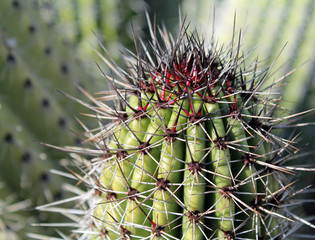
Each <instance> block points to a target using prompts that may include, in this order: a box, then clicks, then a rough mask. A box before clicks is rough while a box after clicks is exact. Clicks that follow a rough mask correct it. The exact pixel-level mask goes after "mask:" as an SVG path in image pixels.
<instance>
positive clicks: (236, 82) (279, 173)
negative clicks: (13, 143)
mask: <svg viewBox="0 0 315 240" xmlns="http://www.w3.org/2000/svg"><path fill="white" fill-rule="evenodd" d="M158 30H159V32H160V33H161V35H159V36H157V35H156V32H157V31H158ZM150 32H151V36H152V41H151V43H150V44H149V45H150V46H152V49H151V50H149V49H148V48H147V47H146V45H145V44H142V45H141V46H142V47H143V49H142V51H141V50H140V46H137V50H138V51H137V53H136V54H131V55H130V56H129V57H127V58H126V59H127V66H128V71H127V70H123V69H121V68H119V67H118V66H117V65H116V64H115V63H114V62H111V60H108V59H107V58H106V57H104V56H102V55H101V53H99V55H100V56H101V58H102V59H103V60H104V61H105V62H106V63H107V64H108V66H109V67H111V68H112V72H114V73H115V74H116V76H108V75H106V74H105V73H104V72H103V74H104V77H105V78H106V79H107V80H108V83H109V85H110V86H111V88H112V90H111V91H106V92H102V93H99V95H98V96H97V97H93V96H92V95H90V94H89V93H87V92H86V91H85V90H83V89H81V90H82V92H83V93H84V94H85V95H86V96H87V98H88V99H89V100H91V101H92V103H93V104H91V105H88V106H89V108H90V109H92V110H94V111H95V118H96V119H97V121H98V123H99V128H97V129H89V128H88V127H87V126H85V125H84V123H82V126H83V127H84V129H85V131H86V140H85V142H87V143H89V144H93V145H94V146H93V145H92V147H66V148H64V149H63V150H65V151H67V152H71V156H72V161H73V162H75V163H76V166H79V172H77V173H73V174H74V176H75V177H76V178H77V179H78V181H79V183H80V184H81V183H82V182H84V183H86V186H87V192H82V190H79V189H78V188H76V187H75V186H74V187H73V188H71V191H72V192H73V193H75V192H77V193H78V194H79V196H77V197H74V198H73V199H74V200H77V198H79V201H78V204H79V205H80V206H81V208H82V209H83V211H82V210H81V211H79V213H78V215H79V216H80V217H79V218H78V217H77V216H76V213H75V211H74V210H73V212H72V214H71V215H69V210H68V209H65V210H64V211H63V210H62V209H61V208H58V211H60V212H61V213H64V214H66V215H67V216H69V217H70V218H71V219H74V220H75V221H77V223H74V224H73V226H74V227H77V228H78V230H75V231H74V233H73V235H71V236H72V237H75V236H76V235H77V236H76V237H78V238H79V239H196V240H198V239H284V238H289V237H292V236H294V231H291V229H296V228H298V227H299V226H300V225H301V224H305V225H307V226H308V227H311V228H315V226H314V225H312V224H311V223H309V222H307V220H304V219H302V218H301V217H299V216H298V215H297V214H296V213H295V212H294V211H293V210H292V205H295V204H296V203H295V204H293V199H292V197H293V196H295V195H296V191H297V190H296V189H295V188H294V180H295V174H296V172H297V171H299V170H300V171H307V170H309V171H312V169H307V168H303V167H295V166H290V161H291V160H292V159H295V158H298V157H299V148H298V147H297V146H296V138H297V136H295V135H292V136H291V138H290V139H284V138H282V137H281V134H280V133H279V128H281V127H290V126H291V124H292V123H294V122H295V121H296V120H297V118H298V117H300V116H301V115H303V114H305V113H300V114H295V115H289V114H288V113H287V112H286V111H285V110H283V109H281V108H280V107H279V102H280V99H281V96H277V93H276V92H275V88H276V86H277V84H278V83H279V82H281V81H283V78H280V79H275V83H274V84H271V85H268V86H264V83H266V81H267V80H268V79H269V78H270V76H269V75H270V69H271V67H272V66H268V67H266V68H262V67H261V66H259V65H258V63H257V61H254V62H252V63H251V64H250V65H247V64H245V60H246V57H245V56H246V54H245V56H243V55H242V54H241V49H240V42H239V41H236V40H235V39H237V38H238V37H237V36H236V35H235V34H233V38H232V41H231V43H230V45H229V46H227V47H222V48H219V47H218V46H216V44H215V42H212V44H211V46H209V47H208V46H206V44H205V40H204V39H201V38H199V37H198V35H197V34H196V33H192V34H189V33H187V32H186V26H185V25H182V27H181V32H180V34H179V36H178V37H177V38H176V39H175V40H174V38H173V37H172V36H171V35H169V34H168V33H167V31H166V30H165V29H156V28H155V27H154V28H153V27H152V26H150ZM239 37H240V36H239ZM158 39H162V42H159V40H158ZM141 43H142V42H141ZM104 50H105V52H106V53H107V50H106V49H105V48H104ZM150 51H151V54H150V53H149V52H150ZM142 53H143V54H144V56H142V57H141V54H142ZM109 59H111V58H110V57H109ZM100 94H102V95H100ZM78 101H79V102H81V101H80V100H78ZM110 106H112V107H110ZM92 117H93V116H92ZM106 119H112V120H113V121H112V122H111V123H109V124H106V123H105V122H104V121H105V120H106ZM288 120H290V121H288ZM292 127H294V124H293V125H292ZM59 149H60V148H59ZM84 156H87V158H85V157H84ZM80 196H81V197H80ZM71 200H72V199H65V200H64V201H61V202H57V203H55V204H54V203H52V204H51V205H46V206H41V207H39V209H41V210H44V211H45V210H46V211H47V210H48V211H51V206H54V205H59V204H62V203H65V202H68V201H71ZM298 203H299V202H298ZM293 207H296V206H293ZM84 210H86V212H84ZM82 215H84V216H85V218H83V219H84V220H85V221H84V220H83V219H82V218H81V217H82ZM78 225H79V226H78Z"/></svg>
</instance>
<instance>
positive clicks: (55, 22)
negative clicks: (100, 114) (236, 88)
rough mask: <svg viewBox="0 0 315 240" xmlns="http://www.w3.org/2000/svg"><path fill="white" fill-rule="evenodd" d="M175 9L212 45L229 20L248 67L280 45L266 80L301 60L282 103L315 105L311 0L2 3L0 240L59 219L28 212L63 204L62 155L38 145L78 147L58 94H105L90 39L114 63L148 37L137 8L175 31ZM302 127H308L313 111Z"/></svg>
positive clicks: (67, 107) (73, 112)
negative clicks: (240, 36) (203, 32)
mask: <svg viewBox="0 0 315 240" xmlns="http://www.w3.org/2000/svg"><path fill="white" fill-rule="evenodd" d="M179 3H180V4H181V12H182V14H183V16H187V21H188V22H191V23H190V27H191V30H194V29H195V28H197V29H198V28H199V27H201V28H203V29H206V32H208V33H209V35H211V34H212V31H213V30H212V26H214V27H215V29H214V32H215V36H216V38H217V39H218V40H219V42H220V43H227V42H228V41H230V38H231V32H232V28H233V18H234V15H235V14H236V29H240V28H241V29H242V31H243V32H244V34H243V36H244V37H243V41H242V43H243V49H249V50H252V52H253V53H251V57H249V58H248V60H249V61H252V60H253V58H256V57H257V56H259V59H264V62H265V64H266V65H268V64H270V63H272V62H273V61H274V59H276V58H277V57H278V55H279V54H280V52H281V51H282V48H283V46H284V45H286V46H285V48H284V50H283V51H282V53H281V54H280V57H279V59H278V60H277V62H276V63H275V66H274V67H273V69H274V73H273V78H271V79H278V78H279V77H280V76H283V75H285V74H286V73H288V72H289V71H291V70H292V69H294V68H297V67H299V66H300V65H301V64H304V63H305V62H306V61H307V62H306V63H305V64H304V65H303V66H301V68H300V69H298V70H297V71H296V72H294V73H293V74H292V75H290V77H289V82H288V84H287V85H286V86H283V88H282V89H283V91H284V98H285V101H283V103H284V105H283V107H285V108H287V109H288V110H289V111H293V112H297V111H303V110H306V109H309V108H314V102H315V94H314V91H315V83H314V82H315V81H314V78H315V58H314V53H315V10H314V8H315V2H314V1H313V0H302V1H300V0H278V1H269V0H257V1H249V0H239V1H233V0H211V1H206V0H200V1H189V0H181V1H166V0H159V1H153V0H133V1H128V0H77V1H76V0H54V1H53V0H23V1H22V0H1V1H0V144H1V148H0V181H1V188H0V198H1V199H0V209H1V210H0V238H1V239H26V234H27V232H32V233H36V234H38V236H39V235H40V234H47V233H48V231H49V230H48V229H47V228H43V227H41V228H38V227H30V226H29V224H31V223H35V224H36V223H41V224H49V223H51V222H54V221H59V222H62V221H65V219H59V218H60V216H52V215H53V214H51V213H44V212H38V211H33V210H32V209H34V207H35V206H38V205H41V204H45V203H48V202H51V201H52V200H57V199H60V198H63V197H64V196H63V194H64V193H63V188H62V187H63V185H64V184H66V183H65V182H64V181H65V178H63V177H62V176H58V175H56V174H52V173H51V169H56V171H58V169H61V168H62V163H63V161H62V158H63V157H64V156H63V155H62V154H61V153H60V152H58V151H54V150H52V149H48V148H45V147H43V146H42V145H41V144H40V142H46V143H50V144H54V145H73V144H80V142H81V139H80V132H81V128H80V126H79V124H78V123H76V121H75V117H76V116H78V113H80V112H81V111H82V107H81V106H80V105H79V104H76V103H75V102H74V101H71V100H69V99H68V98H67V97H65V96H64V95H63V94H60V93H59V92H57V91H56V89H57V90H61V91H63V92H66V93H67V94H70V95H71V96H74V97H77V98H80V94H81V93H80V92H79V91H78V90H77V87H76V85H78V86H81V87H83V88H85V89H86V90H87V91H88V92H95V91H99V90H104V89H105V88H106V85H105V81H104V80H103V79H102V76H101V73H100V71H99V70H98V69H97V67H96V64H95V61H96V62H98V63H100V62H101V61H100V60H99V59H98V58H97V57H96V53H95V51H94V48H96V49H98V48H99V44H98V40H99V41H101V42H102V43H103V44H104V45H105V46H106V48H107V49H108V51H109V53H110V54H111V55H112V56H113V57H114V58H115V60H116V61H118V62H119V61H122V59H120V58H121V57H120V54H119V52H120V50H122V49H123V48H124V47H126V48H128V49H131V50H134V44H133V38H134V36H133V35H135V37H136V38H138V37H143V38H146V35H147V34H148V29H147V25H146V23H145V22H146V20H145V14H144V13H145V9H147V11H148V13H149V15H150V17H151V18H152V19H153V15H154V14H155V15H156V21H157V24H159V25H161V24H166V25H167V27H168V29H169V30H172V29H173V31H174V32H176V31H178V18H179V7H178V4H179ZM214 6H215V12H216V13H215V17H213V16H212V14H213V7H214ZM212 19H215V22H214V25H212ZM100 64H101V63H100ZM291 79H292V80H291ZM279 84H281V83H279ZM84 112H86V110H85V109H84ZM303 121H305V122H306V121H308V122H310V121H314V115H313V116H309V118H308V119H305V120H303ZM85 123H86V121H85ZM314 134H315V130H314V128H310V127H308V128H307V131H305V134H303V136H308V137H309V138H308V139H307V138H305V137H304V139H302V140H303V142H305V143H306V142H310V143H311V146H310V147H308V149H315V144H314V141H311V137H312V136H313V135H314ZM309 159H310V158H309ZM310 163H311V161H310ZM63 170H64V169H63ZM56 171H55V172H56ZM305 176H306V177H305V178H307V177H308V175H307V174H305ZM67 181H68V180H67ZM308 183H309V181H308ZM2 209H5V210H2ZM308 211H309V212H311V210H308ZM312 214H315V213H314V212H313V213H312ZM26 226H27V228H26ZM22 229H24V230H22ZM52 231H53V229H52ZM51 234H52V233H51ZM33 236H34V235H33Z"/></svg>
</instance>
